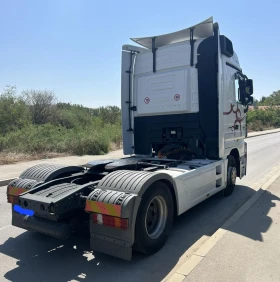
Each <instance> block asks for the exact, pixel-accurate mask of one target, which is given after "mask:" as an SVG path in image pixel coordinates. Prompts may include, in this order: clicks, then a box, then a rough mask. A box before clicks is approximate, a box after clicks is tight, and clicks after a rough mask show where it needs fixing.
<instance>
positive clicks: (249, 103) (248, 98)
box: [244, 96, 254, 113]
mask: <svg viewBox="0 0 280 282" xmlns="http://www.w3.org/2000/svg"><path fill="white" fill-rule="evenodd" d="M253 102H254V98H253V97H252V96H247V97H246V103H245V104H246V108H245V109H244V113H247V112H248V109H249V106H250V105H252V104H253Z"/></svg>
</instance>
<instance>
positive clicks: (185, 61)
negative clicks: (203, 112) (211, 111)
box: [133, 39, 202, 116]
mask: <svg viewBox="0 0 280 282" xmlns="http://www.w3.org/2000/svg"><path fill="white" fill-rule="evenodd" d="M201 41H202V40H201V39H200V40H198V41H197V42H196V43H195V46H194V50H195V52H194V58H195V61H194V63H196V58H197V54H196V50H197V46H198V45H199V43H200V42H201ZM190 52H191V47H190V42H189V41H185V42H181V43H176V44H172V45H168V46H163V47H160V48H158V50H157V53H156V56H157V61H156V70H157V72H156V73H153V65H152V62H153V55H152V51H151V50H149V51H148V52H144V53H140V54H137V55H136V56H135V68H134V74H133V83H134V88H133V96H134V97H135V100H134V104H135V105H136V107H137V111H136V112H135V113H134V115H135V116H143V115H149V116H151V115H163V114H164V115H166V114H176V113H177V114H180V113H196V112H198V111H199V101H198V84H197V69H196V68H195V67H191V66H190V56H191V55H190V54H191V53H190Z"/></svg>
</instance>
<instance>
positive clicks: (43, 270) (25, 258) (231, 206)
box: [0, 133, 280, 282]
mask: <svg viewBox="0 0 280 282" xmlns="http://www.w3.org/2000/svg"><path fill="white" fill-rule="evenodd" d="M247 143H248V158H249V159H248V175H247V176H246V177H245V178H244V179H242V180H241V181H238V185H237V186H236V189H235V191H234V193H233V194H232V196H230V197H228V198H225V199H218V198H215V197H213V198H210V199H208V200H206V201H205V202H203V203H201V204H200V205H198V206H196V207H194V208H193V209H191V210H190V211H188V212H186V213H185V214H183V215H182V216H180V217H179V218H178V220H177V221H176V223H175V225H174V230H173V232H172V234H171V236H170V238H169V240H168V242H167V244H166V245H165V246H164V248H163V249H162V250H161V251H159V252H158V253H157V254H155V255H154V256H150V257H147V256H144V255H141V254H138V253H135V254H134V256H133V260H132V261H131V262H125V261H122V260H119V259H116V258H113V257H109V256H106V255H103V254H97V253H92V252H91V251H90V250H89V237H88V236H87V235H86V234H84V235H83V234H81V235H79V236H78V237H74V238H72V239H69V240H67V241H60V240H57V239H54V238H50V237H47V236H45V235H41V234H36V233H31V232H25V231H23V230H21V229H18V228H15V227H12V226H11V225H10V224H11V207H10V205H9V204H7V203H6V189H5V187H2V188H0V214H1V217H0V261H1V264H0V281H15V282H17V281H21V282H25V281H30V282H33V281H36V282H38V281H53V282H56V281H59V282H60V281H104V282H105V281H106V282H107V281H108V282H110V281H115V282H116V281H122V282H123V281H129V282H134V281H141V282H142V281H161V280H163V279H164V278H165V277H167V276H169V275H170V274H171V273H172V272H173V271H174V270H175V269H176V268H178V267H179V266H180V265H181V264H182V263H183V262H184V261H185V259H186V258H187V257H188V256H190V255H191V254H192V253H193V252H195V251H196V250H197V249H198V248H199V247H200V246H201V245H202V244H203V243H204V242H205V241H206V240H207V239H208V238H209V236H211V235H212V234H213V233H214V232H215V231H216V230H217V229H218V228H219V227H220V226H221V225H222V224H223V223H224V222H225V221H226V220H227V219H228V218H229V217H231V216H232V215H233V213H234V212H235V211H236V210H237V209H238V208H239V207H240V206H242V205H243V204H244V203H245V202H246V201H247V200H248V199H249V198H250V197H251V196H252V195H253V194H254V193H255V190H254V189H257V188H258V187H259V186H260V185H261V184H262V182H264V181H265V175H266V174H267V173H268V172H270V171H271V169H272V168H273V167H275V166H276V165H279V163H280V150H279V148H280V133H275V134H271V135H265V136H259V137H254V138H250V139H247Z"/></svg>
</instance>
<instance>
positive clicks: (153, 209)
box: [134, 181, 174, 254]
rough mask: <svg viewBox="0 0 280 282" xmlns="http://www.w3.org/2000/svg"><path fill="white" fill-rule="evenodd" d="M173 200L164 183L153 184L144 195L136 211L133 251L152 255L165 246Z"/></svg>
mask: <svg viewBox="0 0 280 282" xmlns="http://www.w3.org/2000/svg"><path fill="white" fill-rule="evenodd" d="M173 213H174V206H173V199H172V194H171V192H170V190H169V187H168V186H167V185H166V184H165V183H164V182H160V181H159V182H156V183H154V184H153V185H152V186H151V187H150V188H149V189H148V190H147V191H146V192H145V194H144V196H143V198H142V201H141V204H140V206H139V209H138V214H137V219H136V226H135V244H134V249H135V250H137V251H139V252H142V253H145V254H154V253H156V252H157V251H159V250H160V249H161V248H162V246H163V245H164V244H165V242H166V240H167V238H168V235H169V233H170V231H171V229H172V223H173Z"/></svg>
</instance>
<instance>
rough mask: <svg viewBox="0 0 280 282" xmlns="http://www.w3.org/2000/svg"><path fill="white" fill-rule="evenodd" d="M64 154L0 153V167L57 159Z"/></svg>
mask: <svg viewBox="0 0 280 282" xmlns="http://www.w3.org/2000/svg"><path fill="white" fill-rule="evenodd" d="M66 156H69V154H65V153H41V154H22V153H5V152H1V153H0V165H7V164H14V163H18V162H26V161H34V160H42V159H52V158H57V157H66Z"/></svg>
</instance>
